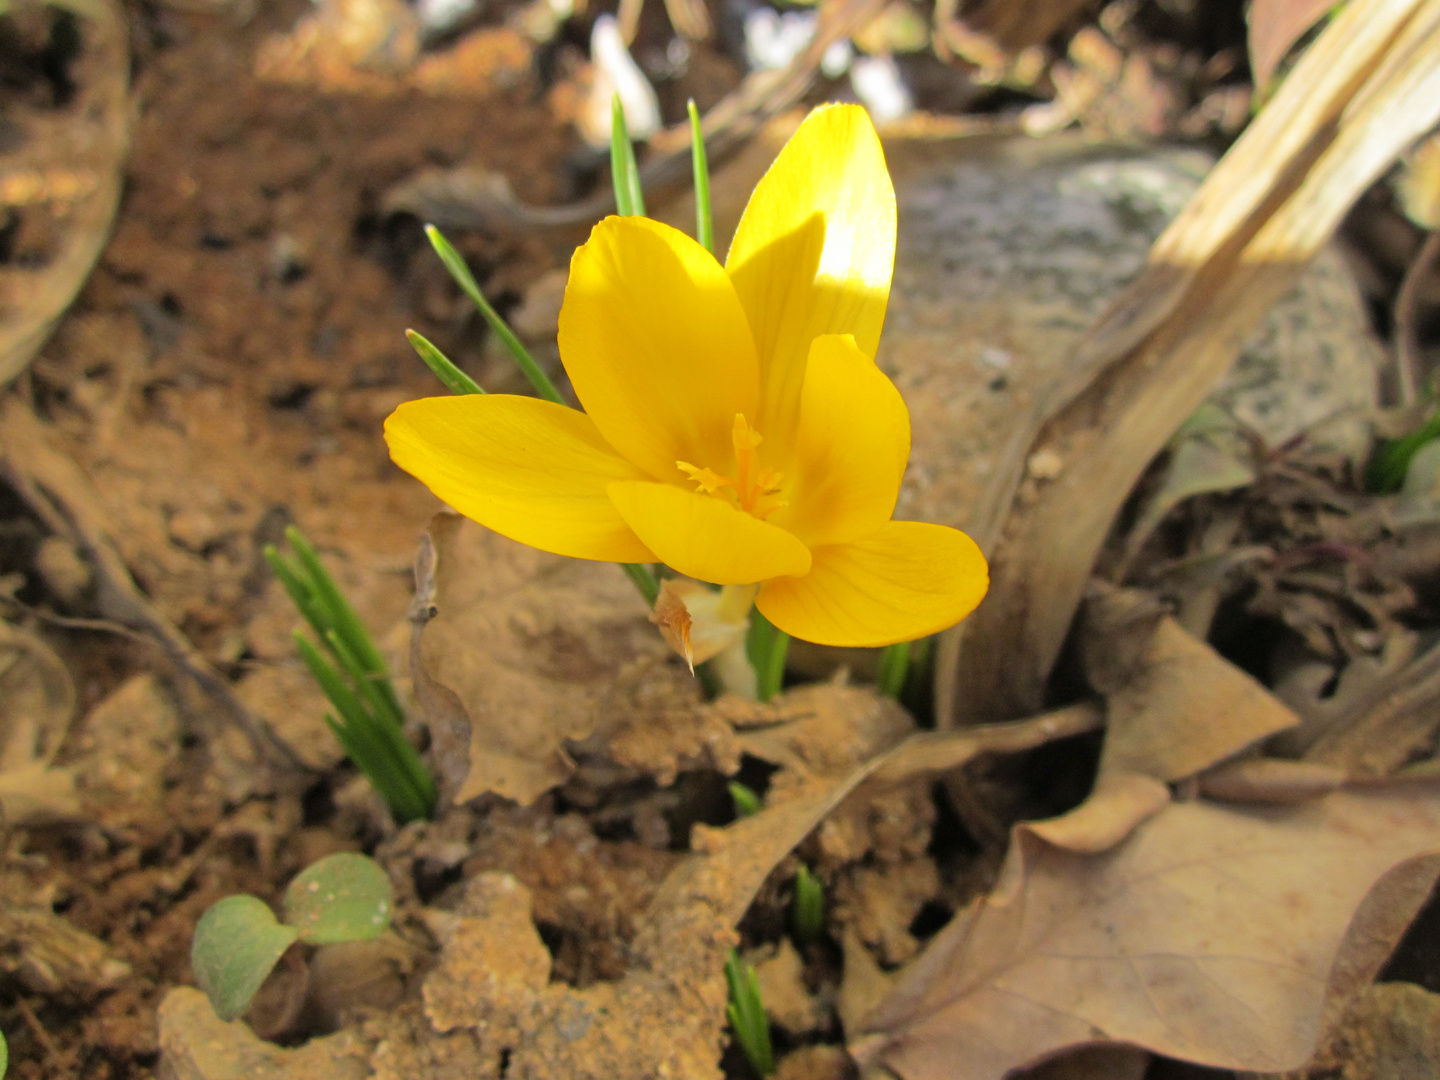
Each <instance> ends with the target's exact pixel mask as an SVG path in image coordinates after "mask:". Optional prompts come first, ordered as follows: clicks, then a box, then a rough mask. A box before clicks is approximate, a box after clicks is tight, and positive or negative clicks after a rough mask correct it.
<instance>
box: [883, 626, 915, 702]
mask: <svg viewBox="0 0 1440 1080" xmlns="http://www.w3.org/2000/svg"><path fill="white" fill-rule="evenodd" d="M909 673H910V642H908V641H900V642H896V643H895V644H894V645H886V646H885V648H883V649H881V650H880V672H879V674H878V675H877V676H876V679H875V688H876V689H877V690H879V691H880V693H882V694H884V695H885V696H886V697H889V698H896V699H897V700H898V699H899V697H900V694H901V693H902V692H903V691H904V689H905V676H906V675H908V674H909Z"/></svg>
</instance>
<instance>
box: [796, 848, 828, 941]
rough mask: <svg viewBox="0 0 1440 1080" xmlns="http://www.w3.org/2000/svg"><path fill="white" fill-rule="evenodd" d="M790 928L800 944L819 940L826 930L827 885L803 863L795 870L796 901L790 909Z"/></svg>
mask: <svg viewBox="0 0 1440 1080" xmlns="http://www.w3.org/2000/svg"><path fill="white" fill-rule="evenodd" d="M790 928H791V929H792V930H793V931H794V932H795V941H796V943H797V944H799V945H802V946H804V945H809V944H811V943H813V942H815V941H817V940H819V938H820V935H821V934H822V933H824V932H825V887H824V886H823V885H821V884H820V879H819V878H817V877H816V876H815V875H814V874H812V873H811V872H810V868H809V867H808V866H806V865H804V864H803V863H802V864H801V865H800V869H799V870H797V871H795V901H794V906H793V907H792V908H791V909H790Z"/></svg>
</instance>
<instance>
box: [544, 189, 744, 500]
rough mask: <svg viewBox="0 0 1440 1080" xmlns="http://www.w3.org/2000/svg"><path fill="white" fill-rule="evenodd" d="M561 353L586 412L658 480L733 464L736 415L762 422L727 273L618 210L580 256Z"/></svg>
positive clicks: (565, 310)
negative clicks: (685, 466)
mask: <svg viewBox="0 0 1440 1080" xmlns="http://www.w3.org/2000/svg"><path fill="white" fill-rule="evenodd" d="M560 356H561V358H562V359H563V360H564V362H565V370H566V371H567V372H568V373H569V375H570V381H571V383H573V384H574V386H575V393H576V395H577V396H578V397H579V398H580V403H581V404H582V405H583V406H584V407H585V411H586V412H587V413H588V414H589V415H590V417H591V418H592V419H593V420H594V421H595V426H596V427H597V428H599V429H600V433H601V434H602V435H604V436H605V438H606V440H607V441H608V442H609V443H610V445H611V446H613V447H614V448H615V449H616V450H617V451H619V452H620V454H621V455H622V456H624V457H626V458H628V459H629V460H630V461H633V462H634V463H635V464H636V465H638V466H640V468H642V469H644V470H645V471H646V472H647V473H648V474H649V475H650V476H651V477H652V478H654V479H657V480H674V481H679V480H681V479H683V477H682V474H681V473H680V472H679V471H678V470H677V469H676V467H675V462H676V461H689V462H693V463H694V464H695V465H697V466H700V467H703V468H711V469H716V470H718V471H721V472H723V471H725V470H727V469H728V468H729V467H730V463H731V462H732V461H733V459H734V450H733V449H732V447H731V441H730V432H731V429H732V427H733V426H734V423H735V415H736V414H737V413H743V414H745V416H746V417H747V418H748V419H749V421H750V422H751V423H753V422H754V420H755V407H756V402H757V394H758V389H757V388H758V386H759V382H758V379H759V375H758V367H757V363H756V360H755V346H754V343H753V342H752V340H751V338H750V330H749V326H748V324H747V323H746V321H745V313H744V311H743V310H742V309H741V307H740V301H739V299H738V298H737V297H736V296H735V290H734V288H733V286H731V284H730V280H729V278H728V277H726V275H725V271H724V270H723V269H722V268H721V267H720V264H719V263H717V262H716V261H715V259H714V257H713V256H711V255H710V253H709V252H707V251H706V250H705V249H704V248H702V247H701V246H700V245H699V244H697V243H696V242H695V241H694V240H691V239H690V238H689V237H688V236H686V235H685V234H684V233H682V232H679V231H678V230H676V229H672V228H670V227H669V226H668V225H662V224H661V223H660V222H658V221H651V220H649V219H648V218H639V217H625V218H620V217H609V218H606V219H605V220H604V221H602V222H600V224H599V225H596V226H595V229H594V231H593V232H591V234H590V239H589V240H588V241H587V242H586V243H585V244H584V246H582V247H581V248H579V250H577V251H576V252H575V256H574V258H573V259H571V261H570V281H569V284H568V285H566V287H565V303H564V306H563V307H562V308H561V309H560Z"/></svg>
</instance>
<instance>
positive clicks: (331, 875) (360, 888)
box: [285, 851, 395, 945]
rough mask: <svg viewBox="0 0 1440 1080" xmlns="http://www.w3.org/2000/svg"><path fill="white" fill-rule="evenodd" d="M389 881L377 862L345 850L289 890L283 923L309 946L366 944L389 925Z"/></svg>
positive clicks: (323, 861)
mask: <svg viewBox="0 0 1440 1080" xmlns="http://www.w3.org/2000/svg"><path fill="white" fill-rule="evenodd" d="M394 898H395V894H394V891H393V890H392V889H391V887H390V878H389V876H388V875H387V874H386V873H385V871H384V870H382V869H381V868H380V866H379V865H378V864H377V863H376V862H375V861H374V860H373V859H367V858H366V857H365V856H364V855H355V854H352V853H350V852H348V851H342V852H340V853H339V854H338V855H327V856H325V858H323V859H321V860H320V861H319V862H317V863H313V864H311V865H310V866H307V867H306V868H305V869H304V870H302V871H300V873H299V874H298V875H297V876H296V878H295V880H294V881H292V882H291V883H290V887H289V888H288V889H286V890H285V921H286V922H287V923H289V924H290V925H291V926H293V927H294V928H295V929H296V930H298V931H299V933H300V940H301V941H305V942H309V943H310V944H311V945H333V944H335V943H336V942H340V941H364V940H366V939H367V938H373V937H379V936H380V935H381V934H382V933H384V932H385V928H386V927H387V926H389V925H390V913H391V910H392V909H393V907H394Z"/></svg>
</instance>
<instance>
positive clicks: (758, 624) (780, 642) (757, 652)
mask: <svg viewBox="0 0 1440 1080" xmlns="http://www.w3.org/2000/svg"><path fill="white" fill-rule="evenodd" d="M789 651H790V635H789V634H787V633H785V631H783V630H781V629H779V628H778V627H776V626H775V625H774V624H773V623H772V622H771V621H770V620H769V619H767V618H765V616H764V615H762V614H760V609H759V608H755V609H753V610H752V611H751V612H750V630H749V632H748V634H747V635H746V638H745V652H746V655H747V656H749V658H750V666H751V667H753V668H754V669H755V694H756V696H757V697H758V698H759V699H760V700H761V701H769V700H770V699H771V698H773V697H774V696H775V695H776V694H778V693H779V692H780V686H781V684H782V683H783V682H784V680H785V657H786V655H787V654H788V653H789Z"/></svg>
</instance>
